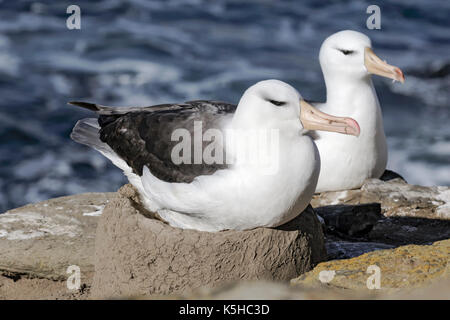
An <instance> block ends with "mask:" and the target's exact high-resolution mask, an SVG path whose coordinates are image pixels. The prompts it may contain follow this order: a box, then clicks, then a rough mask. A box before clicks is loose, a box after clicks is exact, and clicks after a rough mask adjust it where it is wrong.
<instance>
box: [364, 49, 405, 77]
mask: <svg viewBox="0 0 450 320" xmlns="http://www.w3.org/2000/svg"><path fill="white" fill-rule="evenodd" d="M364 65H365V66H366V69H367V71H369V72H370V73H373V74H377V75H379V76H382V77H386V78H390V79H393V80H397V81H400V82H401V83H403V82H405V76H404V75H403V72H402V70H400V68H398V67H396V66H391V65H390V64H388V63H386V62H385V61H383V60H381V59H380V58H378V56H377V55H376V54H375V53H374V52H373V50H372V49H371V48H369V47H366V49H365V51H364Z"/></svg>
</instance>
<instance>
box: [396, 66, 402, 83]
mask: <svg viewBox="0 0 450 320" xmlns="http://www.w3.org/2000/svg"><path fill="white" fill-rule="evenodd" d="M394 72H395V75H396V78H397V80H398V81H400V82H401V83H404V82H405V76H404V75H403V72H402V70H400V68H398V67H395V69H394Z"/></svg>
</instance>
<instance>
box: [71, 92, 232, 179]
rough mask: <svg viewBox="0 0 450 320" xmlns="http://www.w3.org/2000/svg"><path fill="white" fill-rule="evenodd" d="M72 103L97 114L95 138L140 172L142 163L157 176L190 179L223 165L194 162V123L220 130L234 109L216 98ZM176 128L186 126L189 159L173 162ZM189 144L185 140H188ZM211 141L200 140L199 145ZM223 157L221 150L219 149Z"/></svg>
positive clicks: (203, 128)
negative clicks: (140, 104) (131, 104)
mask: <svg viewBox="0 0 450 320" xmlns="http://www.w3.org/2000/svg"><path fill="white" fill-rule="evenodd" d="M74 104H76V105H79V106H82V107H85V108H88V109H91V110H93V111H96V112H97V113H98V114H99V118H98V123H99V126H100V129H99V138H100V140H101V141H102V142H104V143H106V144H107V145H108V146H109V147H110V148H111V149H112V150H113V151H114V152H115V153H116V154H117V155H118V156H119V157H120V158H122V159H123V160H125V161H126V163H127V164H128V165H129V166H130V167H131V168H132V169H133V172H134V173H136V174H138V175H142V170H143V167H144V166H147V167H148V168H149V169H150V171H151V173H152V174H153V175H154V176H156V177H157V178H159V179H161V180H164V181H167V182H187V183H189V182H192V180H194V178H195V177H197V176H199V175H210V174H213V173H214V172H216V171H217V170H219V169H224V168H226V167H227V165H226V164H224V163H222V162H220V163H213V164H206V163H204V161H203V159H202V160H201V163H195V161H194V160H195V159H194V132H193V131H194V122H195V121H200V123H201V129H202V134H203V133H204V132H205V131H206V130H208V129H211V128H215V129H221V128H222V126H223V124H224V123H225V122H226V121H227V120H230V119H231V116H232V114H233V113H234V111H235V110H236V106H235V105H233V104H229V103H225V102H220V101H206V100H197V101H189V102H186V103H182V104H166V105H158V106H151V107H144V108H129V109H126V108H125V107H124V108H120V109H116V108H111V107H104V106H97V105H92V104H88V105H80V104H79V103H74ZM176 129H186V130H187V131H188V132H189V136H190V146H191V152H190V161H186V162H188V163H181V164H175V163H174V161H172V150H173V148H174V147H175V146H176V145H177V144H179V143H180V140H176V141H172V133H173V132H174V131H175V130H176ZM188 143H189V141H188ZM209 143H211V142H210V141H202V147H203V149H202V150H204V149H205V147H206V146H207V145H208V144H209ZM222 153H223V157H222V159H226V154H225V150H224V149H222Z"/></svg>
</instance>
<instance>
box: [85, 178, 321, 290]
mask: <svg viewBox="0 0 450 320" xmlns="http://www.w3.org/2000/svg"><path fill="white" fill-rule="evenodd" d="M119 193H120V196H118V197H117V198H115V199H113V200H111V201H110V202H109V203H108V205H107V206H106V207H105V209H104V212H103V215H102V217H101V218H100V222H99V225H98V230H97V238H96V254H95V270H96V272H95V276H94V282H93V286H92V295H93V297H94V298H111V297H124V296H137V295H165V294H170V293H178V294H179V293H182V292H184V291H186V290H192V289H195V288H199V287H202V286H211V287H215V286H219V285H222V284H224V283H227V282H231V281H236V280H256V279H268V280H282V281H286V280H289V279H291V278H293V277H295V276H297V275H299V274H301V273H303V272H306V271H308V270H311V269H312V267H313V266H314V265H316V264H317V263H318V262H320V261H323V259H324V258H325V248H324V242H323V235H322V230H321V225H320V223H319V221H318V220H317V217H316V215H315V213H314V211H313V210H312V208H310V207H309V208H308V209H307V210H305V211H304V212H303V213H302V214H301V215H299V216H298V217H297V218H296V219H294V220H293V221H291V222H290V223H288V224H286V225H284V226H282V227H279V228H275V229H270V228H257V229H253V230H248V231H232V230H229V231H223V232H216V233H209V232H199V231H194V230H183V229H178V228H173V227H171V226H169V225H167V224H165V223H163V222H162V221H159V220H157V219H154V218H149V217H148V216H149V215H147V214H142V212H143V211H142V210H143V209H142V207H140V205H139V203H138V201H136V200H137V199H138V197H137V196H136V193H135V191H134V189H133V188H132V187H131V186H130V185H125V186H124V187H122V188H121V189H120V190H119Z"/></svg>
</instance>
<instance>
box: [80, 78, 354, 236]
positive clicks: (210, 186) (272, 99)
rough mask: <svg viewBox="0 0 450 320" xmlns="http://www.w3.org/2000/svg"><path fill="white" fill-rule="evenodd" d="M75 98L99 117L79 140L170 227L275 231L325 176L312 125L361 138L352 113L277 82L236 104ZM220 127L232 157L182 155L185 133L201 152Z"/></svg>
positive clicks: (85, 123) (83, 123) (88, 122)
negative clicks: (327, 108)
mask: <svg viewBox="0 0 450 320" xmlns="http://www.w3.org/2000/svg"><path fill="white" fill-rule="evenodd" d="M71 104H74V105H77V106H81V107H84V108H87V109H90V110H93V111H95V112H96V113H97V114H98V115H99V117H98V119H97V118H88V119H83V120H80V121H78V123H77V124H76V125H75V127H74V129H73V131H72V134H71V138H72V139H73V140H75V141H76V142H79V143H82V144H85V145H88V146H90V147H92V148H94V149H96V150H98V151H99V152H101V153H102V154H103V155H104V156H106V157H107V158H109V159H110V160H111V161H112V162H113V163H114V164H115V165H116V166H117V167H119V168H120V169H122V170H123V171H124V173H125V174H126V176H127V177H128V179H129V181H130V183H131V184H132V185H133V186H134V187H135V188H136V189H137V190H138V192H139V194H140V198H141V200H142V202H143V204H144V206H145V207H146V208H147V209H148V210H150V211H152V212H156V213H157V214H158V215H159V216H160V217H161V218H162V219H163V220H165V221H166V222H168V223H169V224H170V225H172V226H175V227H180V228H186V229H196V230H200V231H219V230H224V229H236V230H244V229H251V228H255V227H261V226H265V227H275V226H279V225H282V224H283V223H285V222H287V221H289V220H291V219H293V218H295V217H296V216H297V215H298V214H299V213H301V212H302V211H303V210H304V209H305V208H306V206H307V205H308V203H309V202H310V200H311V198H312V195H313V193H314V190H315V188H316V183H317V179H318V176H319V168H320V160H319V154H318V151H317V148H316V146H315V144H314V142H313V140H312V139H311V138H310V136H309V135H307V132H308V130H328V131H334V132H340V133H346V134H353V135H358V134H359V127H358V124H357V123H356V122H355V121H354V120H353V119H350V118H344V117H334V116H330V115H327V114H325V113H322V112H320V111H317V110H315V109H314V108H313V107H312V106H310V105H309V104H307V103H306V102H305V101H304V100H302V98H301V96H300V94H299V93H298V92H297V91H296V90H295V89H294V88H292V87H291V86H290V85H288V84H286V83H284V82H281V81H278V80H266V81H261V82H258V83H257V84H255V85H253V86H252V87H250V88H249V89H247V90H246V91H245V93H244V95H243V96H242V98H241V100H240V102H239V104H238V106H237V107H236V106H234V105H232V104H228V103H223V102H217V101H203V100H199V101H191V102H186V103H182V104H165V105H156V106H151V107H142V108H127V107H118V108H113V107H106V106H101V105H97V104H91V103H86V102H71ZM214 130H218V131H219V132H224V131H227V132H231V133H232V134H227V135H226V137H227V138H226V139H225V140H224V141H222V142H221V141H220V139H218V138H217V136H216V139H215V140H214V143H217V144H216V147H217V146H219V150H222V149H224V150H225V151H226V158H227V159H229V158H230V159H232V161H231V162H232V163H229V161H222V162H220V161H216V162H213V163H211V161H206V159H202V161H201V162H200V163H198V161H195V160H196V155H195V154H194V155H188V157H187V158H186V154H181V157H182V158H183V159H184V160H185V161H184V162H180V161H179V160H180V159H179V158H178V157H177V155H179V154H180V153H179V152H178V151H179V150H178V147H177V146H179V143H180V137H181V136H183V134H186V133H187V134H188V135H187V136H188V137H187V138H189V139H190V140H189V146H191V144H192V146H193V147H194V149H195V148H198V146H199V145H198V141H200V144H201V146H202V147H204V146H205V145H208V143H212V141H211V142H209V140H213V139H211V137H210V135H209V138H207V136H208V132H209V133H211V132H216V131H214ZM249 132H250V133H255V132H257V133H258V137H257V139H256V140H255V139H253V138H254V137H250V138H248V136H252V135H251V134H250V135H248V133H249ZM268 132H270V133H275V135H267V133H268ZM198 134H201V135H203V138H202V136H200V140H198V139H199V138H198ZM261 134H262V135H261ZM268 136H271V137H272V138H273V137H275V138H276V139H275V140H273V139H265V138H267V137H268ZM228 137H233V138H228ZM174 140H175V141H174ZM216 140H217V141H216ZM207 142H208V143H207ZM274 142H275V143H274ZM196 143H197V145H196ZM268 146H269V147H270V148H267V147H268ZM273 146H275V147H273ZM262 149H265V150H266V151H267V150H269V151H270V152H262V153H258V156H257V157H256V158H257V159H256V161H248V160H247V158H248V157H247V156H246V154H248V152H250V153H257V152H258V151H260V150H262ZM205 150H206V149H205ZM238 150H244V151H247V152H238ZM186 151H189V148H188V149H185V150H184V151H183V152H186ZM216 151H217V149H216ZM193 153H195V150H194V152H193ZM197 155H198V154H197ZM201 155H202V154H201V153H200V156H201ZM203 155H204V154H203ZM224 157H225V156H224ZM197 160H198V159H197ZM216 160H217V159H216ZM219 160H220V159H219ZM267 163H268V164H269V165H272V166H271V167H270V166H269V167H270V168H271V169H270V170H268V169H267V168H268V167H267V165H266V164H267ZM273 164H275V166H273Z"/></svg>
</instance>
